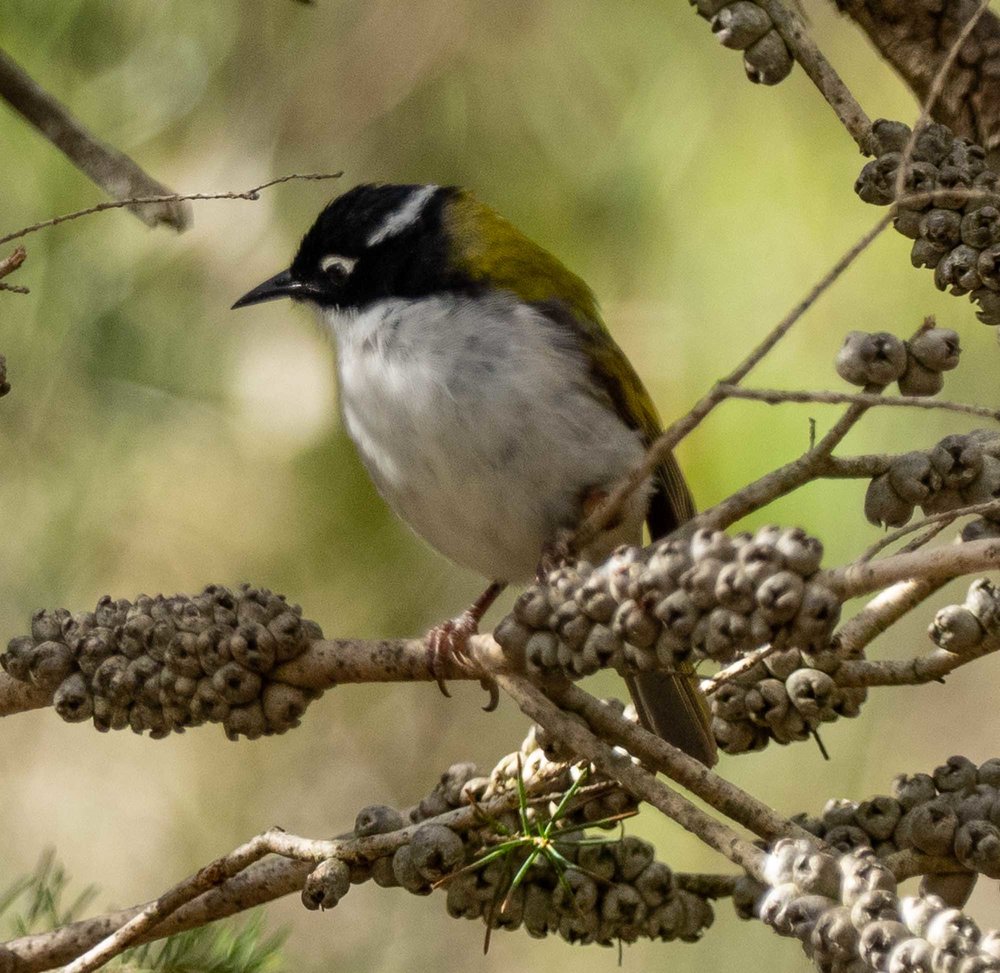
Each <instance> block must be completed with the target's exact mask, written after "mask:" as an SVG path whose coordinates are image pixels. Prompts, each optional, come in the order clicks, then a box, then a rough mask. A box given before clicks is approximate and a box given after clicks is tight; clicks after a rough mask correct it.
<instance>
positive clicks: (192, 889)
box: [64, 829, 330, 973]
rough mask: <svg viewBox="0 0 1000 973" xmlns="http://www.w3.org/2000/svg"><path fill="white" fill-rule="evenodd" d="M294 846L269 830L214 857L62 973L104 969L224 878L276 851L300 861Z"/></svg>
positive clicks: (82, 972)
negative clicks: (228, 851)
mask: <svg viewBox="0 0 1000 973" xmlns="http://www.w3.org/2000/svg"><path fill="white" fill-rule="evenodd" d="M275 839H279V840H275ZM281 839H284V840H281ZM293 843H294V839H293V836H291V835H286V834H285V833H284V832H282V831H280V830H279V829H271V830H269V831H265V832H264V833H263V834H260V835H257V837H256V838H252V839H251V840H250V841H248V842H247V843H246V844H244V845H241V846H240V847H239V848H237V849H235V851H232V852H230V853H229V854H228V855H226V856H224V857H223V858H217V859H216V860H215V861H213V862H211V863H210V864H208V865H206V866H205V867H204V868H202V869H199V871H198V872H196V873H195V874H194V875H192V876H191V877H190V878H187V879H185V880H184V881H183V882H180V883H179V884H177V885H175V886H174V887H173V888H172V889H170V891H168V892H165V893H164V894H163V895H161V896H159V898H157V899H156V900H154V901H153V902H150V903H149V904H148V905H146V906H144V907H143V908H142V909H141V911H140V912H139V913H138V914H137V915H135V916H133V917H132V918H131V919H129V920H128V922H126V923H125V924H124V925H122V926H120V927H119V928H118V929H116V930H115V931H114V932H113V933H111V934H110V935H109V936H106V937H105V938H104V939H102V940H101V941H100V942H99V943H98V944H97V945H96V946H93V947H92V948H91V949H88V950H87V952H85V953H84V954H83V955H82V956H79V957H78V958H77V959H75V960H74V961H73V962H72V963H70V964H69V965H67V966H66V968H65V970H64V973H91V971H93V970H96V969H97V968H98V967H100V966H103V965H104V964H105V963H107V962H108V961H109V960H110V959H112V958H113V957H115V956H119V955H120V954H121V953H123V952H124V951H125V950H126V949H128V948H129V947H130V946H133V945H134V944H135V943H136V942H138V940H139V938H140V937H141V936H143V935H144V934H145V933H148V932H149V931H150V930H152V929H154V928H155V927H156V926H157V925H159V923H160V922H162V921H163V920H164V919H165V918H167V917H168V916H170V915H173V914H174V913H175V912H177V910H178V909H180V908H181V906H183V905H186V904H187V903H188V902H190V901H191V900H192V899H195V898H197V897H198V896H199V895H201V894H202V893H204V892H208V891H210V890H211V889H214V888H217V887H218V886H220V885H222V884H223V883H224V882H225V881H226V880H227V879H230V878H233V877H234V876H236V875H238V874H239V873H240V872H242V871H243V870H244V869H246V868H247V867H248V866H250V865H252V864H253V863H254V862H256V861H260V859H261V858H263V857H264V856H265V855H269V854H271V853H272V852H277V853H278V854H283V855H285V857H295V858H301V857H302V856H301V855H297V854H296V855H291V854H288V849H289V848H291V847H292V846H293ZM325 844H330V843H325ZM279 849H281V850H279ZM305 860H310V859H305ZM311 860H316V859H311ZM319 860H322V859H319Z"/></svg>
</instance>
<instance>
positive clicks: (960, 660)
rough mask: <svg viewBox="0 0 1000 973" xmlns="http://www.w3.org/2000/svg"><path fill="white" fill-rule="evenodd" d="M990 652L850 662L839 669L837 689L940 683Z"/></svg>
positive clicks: (937, 651)
mask: <svg viewBox="0 0 1000 973" xmlns="http://www.w3.org/2000/svg"><path fill="white" fill-rule="evenodd" d="M992 651H994V650H993V649H990V650H989V651H987V652H978V653H971V654H963V655H958V654H956V653H954V652H945V650H944V649H935V650H934V651H933V652H929V653H928V654H927V655H922V656H919V657H917V658H916V659H851V660H848V661H847V662H843V663H841V665H840V668H839V669H838V670H837V685H838V686H920V685H923V684H924V683H927V682H938V681H940V680H942V679H944V677H945V676H947V675H948V673H949V672H954V671H955V670H956V669H958V668H959V667H960V666H964V665H966V664H968V663H969V662H974V661H976V660H977V659H981V658H983V656H985V655H989V654H990V653H991V652H992Z"/></svg>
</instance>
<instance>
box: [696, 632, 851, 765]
mask: <svg viewBox="0 0 1000 973" xmlns="http://www.w3.org/2000/svg"><path fill="white" fill-rule="evenodd" d="M842 664H843V660H842V658H841V656H839V655H838V654H837V653H836V652H834V651H832V650H830V649H826V650H822V651H820V652H801V651H800V650H798V649H784V650H782V651H777V652H772V653H770V654H769V655H766V656H765V657H764V658H763V659H762V660H761V661H760V662H757V663H755V664H754V665H753V666H751V667H750V668H749V669H747V670H746V671H744V672H741V673H740V674H739V675H737V676H735V677H733V678H732V679H730V680H728V681H726V682H725V683H723V684H722V685H720V686H719V688H718V689H716V690H715V692H713V693H712V694H711V695H710V696H709V704H710V705H711V708H712V732H713V734H714V736H715V740H716V743H718V745H719V748H720V749H721V750H723V751H725V752H726V753H746V752H748V751H752V750H763V749H764V747H766V746H767V745H768V744H769V743H770V742H771V741H772V740H773V741H775V742H777V743H781V744H787V743H792V742H794V741H796V740H805V739H806V738H807V737H809V736H810V735H811V734H812V733H814V732H815V731H816V729H817V728H818V727H819V725H820V724H821V723H829V722H832V721H834V720H837V719H840V718H841V717H854V716H857V715H858V714H859V713H860V712H861V707H862V705H863V704H864V702H865V700H866V699H867V698H868V691H867V689H865V688H864V687H859V686H841V685H840V684H839V683H838V682H837V672H838V670H839V669H840V667H841V665H842Z"/></svg>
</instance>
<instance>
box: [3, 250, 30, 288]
mask: <svg viewBox="0 0 1000 973" xmlns="http://www.w3.org/2000/svg"><path fill="white" fill-rule="evenodd" d="M27 257H28V251H27V250H25V249H24V247H15V248H14V250H12V251H11V252H10V253H9V254H7V256H6V257H4V258H3V259H2V260H0V280H2V279H3V278H4V277H6V276H8V275H9V274H12V273H14V271H15V270H17V268H18V267H20V266H21V264H23V263H24V261H25V260H26V259H27ZM0 290H4V291H13V292H14V293H15V294H30V293H31V292H30V291H29V290H28V288H27V287H21V286H20V285H18V284H7V283H0Z"/></svg>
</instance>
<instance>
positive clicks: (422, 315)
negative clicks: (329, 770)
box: [233, 183, 716, 765]
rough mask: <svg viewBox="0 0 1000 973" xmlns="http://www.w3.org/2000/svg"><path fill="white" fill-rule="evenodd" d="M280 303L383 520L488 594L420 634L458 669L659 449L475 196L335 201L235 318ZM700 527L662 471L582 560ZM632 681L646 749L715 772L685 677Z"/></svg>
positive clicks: (701, 714)
mask: <svg viewBox="0 0 1000 973" xmlns="http://www.w3.org/2000/svg"><path fill="white" fill-rule="evenodd" d="M278 298H290V299H291V300H292V301H293V302H299V303H303V304H306V305H310V306H311V307H312V308H313V310H314V311H315V312H316V315H317V317H318V320H319V323H320V326H321V328H322V329H323V330H324V331H325V332H327V333H328V334H329V335H331V336H332V338H333V341H334V344H335V347H336V367H337V373H338V386H339V398H340V411H341V414H342V417H343V422H344V426H345V428H346V431H347V433H348V435H349V436H350V438H351V439H352V440H353V442H354V444H355V446H356V448H357V451H358V453H359V455H360V458H361V461H362V463H363V465H364V466H365V468H366V469H367V471H368V473H369V475H370V476H371V479H372V480H373V481H374V483H375V486H376V487H377V489H378V491H379V492H380V494H381V495H382V497H383V498H384V500H385V501H386V502H387V504H388V505H389V507H391V508H392V509H393V510H394V511H395V513H396V514H398V515H399V517H400V518H401V519H402V520H403V521H405V522H406V523H407V524H408V525H409V526H410V527H411V528H412V529H413V530H414V531H415V532H416V533H417V534H418V535H420V536H421V537H422V538H423V539H424V540H425V541H426V542H428V543H429V544H430V546H431V547H433V548H435V549H436V550H438V551H439V552H440V553H441V554H443V555H444V556H445V557H447V558H448V559H450V560H451V561H453V562H454V563H456V564H458V565H460V566H462V567H465V568H467V569H470V570H472V571H474V572H476V573H478V574H479V575H481V576H482V577H484V578H486V579H488V581H489V586H488V587H487V588H486V589H485V590H484V592H483V594H482V595H481V596H480V598H479V599H477V601H476V602H475V603H474V604H473V605H472V606H470V608H469V609H467V610H466V611H465V612H463V613H462V614H460V615H458V616H456V617H455V618H454V619H451V620H449V621H447V622H444V623H442V624H441V625H439V626H437V627H435V628H434V629H432V630H431V632H430V634H429V637H428V638H429V645H430V648H431V661H432V663H434V662H435V661H440V656H441V655H447V654H449V652H450V653H451V654H453V656H454V657H455V658H456V659H457V660H460V659H461V657H462V649H463V646H464V645H465V644H467V640H468V638H469V637H470V636H471V634H473V633H474V632H476V631H477V630H478V625H479V622H480V621H481V619H482V617H483V615H484V614H485V613H486V611H487V609H488V608H489V606H490V605H491V604H492V602H493V601H494V600H495V599H496V597H497V596H498V595H499V594H500V592H501V591H502V590H503V589H504V587H505V586H506V585H508V584H511V583H518V582H526V581H530V580H531V579H532V578H533V577H535V576H537V573H538V571H539V565H540V564H542V565H544V564H545V563H546V561H545V558H546V556H548V555H551V554H552V552H553V551H558V549H559V548H558V545H559V542H560V539H561V538H565V537H566V536H567V532H571V531H572V530H573V529H574V528H575V527H577V526H578V525H579V524H580V523H581V522H582V520H583V519H584V518H585V517H586V515H587V514H588V513H589V512H591V511H592V510H593V509H594V508H595V507H596V506H597V505H599V504H600V503H601V502H602V501H603V500H604V498H605V497H606V496H607V495H608V494H609V492H610V491H611V490H612V488H613V487H614V486H615V484H617V483H618V482H619V481H620V480H621V479H622V477H624V476H625V475H626V474H627V473H628V472H629V471H630V470H632V469H633V468H634V467H635V466H636V465H637V464H638V463H639V462H640V461H641V460H642V459H643V457H644V455H645V453H646V450H647V449H648V448H649V446H650V444H651V443H652V442H653V440H654V439H655V438H656V437H657V435H658V434H659V432H660V431H661V424H660V419H659V417H658V414H657V411H656V408H655V406H654V404H653V401H652V399H651V397H650V395H649V393H648V392H647V391H646V389H645V387H644V386H643V384H642V381H641V380H640V378H639V376H638V374H637V373H636V371H635V369H634V368H633V367H632V365H631V363H630V362H629V360H628V359H627V358H626V356H625V354H624V353H623V352H622V350H621V349H620V348H619V346H618V345H617V344H616V343H615V341H614V339H613V338H612V336H611V334H610V332H609V331H608V329H607V327H606V326H605V324H604V322H603V319H602V317H601V313H600V311H599V308H598V304H597V300H596V298H595V296H594V294H593V292H592V291H591V289H590V288H589V287H588V286H587V284H586V283H585V282H584V281H583V280H582V279H581V278H580V277H578V276H577V275H576V274H574V273H572V272H571V271H570V270H569V269H567V268H566V267H565V266H564V265H563V264H562V263H561V262H560V261H559V260H558V259H557V258H556V257H555V256H554V255H552V254H551V253H549V252H548V251H547V250H545V249H544V248H543V247H541V246H540V245H538V244H537V243H535V242H533V241H532V240H531V239H529V238H528V237H527V236H526V235H525V234H523V233H522V232H521V231H520V230H518V229H517V228H516V227H515V226H514V225H513V224H512V223H510V222H508V221H507V220H506V219H505V218H504V217H502V216H501V215H500V214H499V213H497V212H496V211H495V210H494V209H493V208H491V207H490V206H488V205H487V204H485V203H483V202H481V201H480V200H479V198H478V197H477V196H476V195H475V194H474V193H472V192H471V191H470V190H467V189H464V188H461V187H457V186H445V185H436V184H408V185H401V184H387V183H365V184H361V185H357V186H355V187H353V188H352V189H349V190H347V191H346V192H344V193H343V194H342V195H340V196H338V197H337V198H335V199H334V200H332V201H331V202H330V203H328V204H327V205H326V206H325V207H324V209H323V210H322V211H321V212H320V214H319V216H318V217H317V219H316V220H315V222H314V223H313V225H312V226H311V228H310V229H309V230H308V231H307V232H306V234H305V236H304V237H303V238H302V241H301V243H300V245H299V247H298V251H297V252H296V254H295V256H294V259H293V260H292V262H291V265H290V266H289V267H288V268H287V269H285V270H282V271H280V272H279V273H277V274H275V275H274V276H273V277H270V278H268V279H267V280H265V281H264V282H263V283H261V284H259V285H258V286H256V287H254V288H253V289H252V290H250V291H249V292H248V293H246V294H245V295H244V296H243V297H241V298H240V299H239V300H237V301H236V302H235V304H233V308H242V307H247V306H249V305H253V304H259V303H261V302H263V301H270V300H274V299H278ZM693 515H694V503H693V500H692V498H691V494H690V492H689V490H688V487H687V485H686V482H685V480H684V477H683V475H682V474H681V471H680V469H679V467H678V464H677V462H676V460H675V459H674V458H673V456H672V455H670V456H668V457H667V458H666V459H664V460H663V462H662V463H661V465H660V466H659V467H658V469H657V470H656V472H655V474H654V475H653V476H652V477H651V478H650V479H649V481H648V482H647V483H646V484H645V485H644V486H643V487H642V488H641V489H639V490H636V491H634V492H633V493H632V494H631V495H630V497H629V498H628V499H627V500H626V502H625V504H624V506H623V508H622V509H621V510H620V512H619V514H618V516H617V518H616V519H615V520H613V521H612V522H611V523H610V524H609V525H607V526H606V527H605V528H604V529H603V531H602V532H601V533H600V534H599V535H598V536H597V538H596V539H595V540H594V541H593V542H592V543H591V544H590V545H589V546H588V547H587V548H586V549H585V550H583V551H581V552H579V553H580V554H581V556H583V557H585V558H586V559H588V560H590V561H592V562H594V563H597V562H599V561H601V560H603V559H604V558H605V557H606V556H607V555H608V554H610V552H611V551H612V550H614V549H615V548H616V547H618V546H619V545H621V544H623V543H630V544H635V543H638V542H640V540H641V536H642V526H643V522H644V521H645V522H646V524H647V525H648V528H649V532H650V536H651V537H652V538H653V539H657V538H660V537H664V536H666V535H667V534H669V533H670V532H671V531H673V530H674V529H675V528H676V527H678V526H679V525H680V524H681V523H683V522H684V521H685V520H688V519H690V518H691V517H692V516H693ZM626 680H627V683H628V687H629V690H630V693H631V695H632V698H633V701H634V703H635V705H636V709H637V712H638V715H639V718H640V720H641V722H642V723H643V724H644V726H645V727H646V728H647V729H650V730H651V731H653V732H655V733H657V734H658V735H659V736H661V737H662V738H663V739H665V740H667V741H668V742H670V743H672V744H674V745H675V746H677V747H680V748H681V749H682V750H684V751H686V752H687V753H689V754H690V755H692V756H694V757H695V758H697V759H698V760H700V761H701V762H702V763H705V764H707V765H712V764H713V763H714V762H715V760H716V746H715V741H714V738H713V735H712V733H711V729H710V721H709V714H708V707H707V703H706V701H705V698H704V696H703V695H702V694H701V693H700V691H699V690H698V688H697V685H696V680H695V679H694V677H693V672H691V671H686V672H677V673H656V672H645V673H638V674H631V675H627V676H626ZM438 681H439V685H441V686H442V689H444V685H443V682H442V681H441V679H440V678H439V680H438ZM444 691H445V692H447V690H444Z"/></svg>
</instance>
